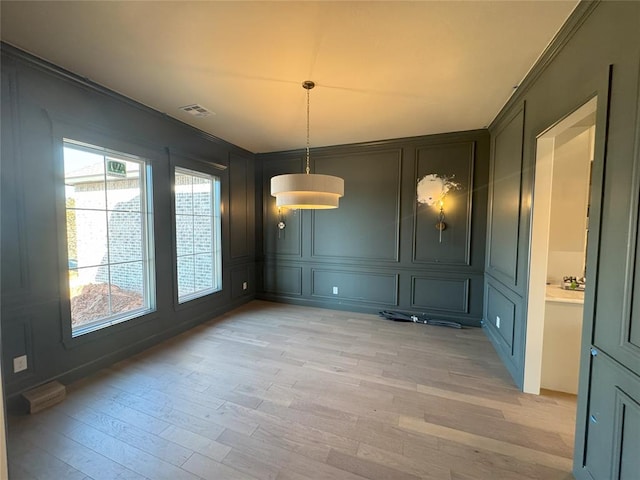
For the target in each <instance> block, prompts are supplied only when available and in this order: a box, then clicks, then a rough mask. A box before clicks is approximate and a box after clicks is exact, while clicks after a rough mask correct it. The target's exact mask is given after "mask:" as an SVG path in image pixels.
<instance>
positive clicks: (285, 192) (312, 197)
mask: <svg viewBox="0 0 640 480" xmlns="http://www.w3.org/2000/svg"><path fill="white" fill-rule="evenodd" d="M315 86H316V84H315V83H313V82H312V81H311V80H307V81H305V82H303V83H302V88H304V89H305V90H306V91H307V167H306V169H305V172H306V173H292V174H287V175H278V176H276V177H273V178H272V179H271V195H272V196H274V197H276V206H277V207H279V208H291V209H310V210H311V209H313V210H318V209H326V208H338V202H339V200H340V197H342V196H343V195H344V180H343V179H342V178H340V177H334V176H333V175H322V174H318V173H310V168H309V90H311V89H312V88H313V87H315Z"/></svg>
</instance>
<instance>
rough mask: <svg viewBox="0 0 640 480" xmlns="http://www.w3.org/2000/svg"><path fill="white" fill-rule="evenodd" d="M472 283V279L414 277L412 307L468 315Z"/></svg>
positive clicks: (412, 281)
mask: <svg viewBox="0 0 640 480" xmlns="http://www.w3.org/2000/svg"><path fill="white" fill-rule="evenodd" d="M470 282H471V279H470V278H446V277H442V276H435V275H433V276H429V275H417V276H412V277H411V307H413V308H420V309H426V310H433V311H444V312H450V313H453V312H456V313H464V314H467V313H469V288H470Z"/></svg>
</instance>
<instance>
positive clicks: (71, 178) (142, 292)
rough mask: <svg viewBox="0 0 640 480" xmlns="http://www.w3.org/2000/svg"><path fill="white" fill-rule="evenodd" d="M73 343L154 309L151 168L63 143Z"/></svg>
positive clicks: (138, 160)
mask: <svg viewBox="0 0 640 480" xmlns="http://www.w3.org/2000/svg"><path fill="white" fill-rule="evenodd" d="M64 172H65V197H66V218H67V221H66V229H67V256H68V260H69V265H68V268H69V296H70V300H71V326H72V335H73V336H78V335H81V334H83V333H87V332H90V331H93V330H97V329H99V328H103V327H106V326H109V325H113V324H115V323H119V322H122V321H125V320H129V319H131V318H135V317H138V316H140V315H143V314H145V313H148V312H150V311H152V310H154V309H155V284H154V278H155V272H154V259H153V251H154V249H153V238H152V233H151V232H152V231H153V230H152V228H151V226H152V221H153V217H152V208H151V205H152V203H151V193H150V167H149V166H148V165H147V163H146V162H145V161H144V160H143V159H141V158H139V157H135V156H132V155H127V154H123V153H118V152H113V151H110V150H107V149H104V148H101V147H96V146H92V145H87V144H83V143H79V142H75V141H72V140H65V141H64Z"/></svg>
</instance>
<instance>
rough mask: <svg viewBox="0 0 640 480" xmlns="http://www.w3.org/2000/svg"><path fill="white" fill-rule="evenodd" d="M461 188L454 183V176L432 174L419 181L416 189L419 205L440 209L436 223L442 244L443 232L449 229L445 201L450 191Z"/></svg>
mask: <svg viewBox="0 0 640 480" xmlns="http://www.w3.org/2000/svg"><path fill="white" fill-rule="evenodd" d="M460 188H461V185H460V184H459V183H457V182H454V181H453V176H450V177H448V176H446V175H438V174H437V173H430V174H428V175H425V176H424V177H422V178H421V179H419V180H418V186H417V188H416V193H417V199H418V204H423V205H428V206H432V205H436V206H438V207H440V210H439V212H438V222H437V223H436V230H438V241H439V242H440V243H442V232H443V230H446V228H447V224H446V223H445V222H444V199H445V197H446V196H447V194H448V193H449V191H450V190H459V189H460Z"/></svg>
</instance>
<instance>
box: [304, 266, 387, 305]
mask: <svg viewBox="0 0 640 480" xmlns="http://www.w3.org/2000/svg"><path fill="white" fill-rule="evenodd" d="M334 288H335V289H337V290H334ZM311 289H312V293H311V294H312V296H314V297H324V298H332V299H336V300H350V301H356V302H365V303H368V304H379V305H397V304H398V275H395V274H384V273H378V274H376V273H358V272H346V271H337V270H335V271H332V270H321V269H312V271H311ZM334 291H335V292H336V293H334Z"/></svg>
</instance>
